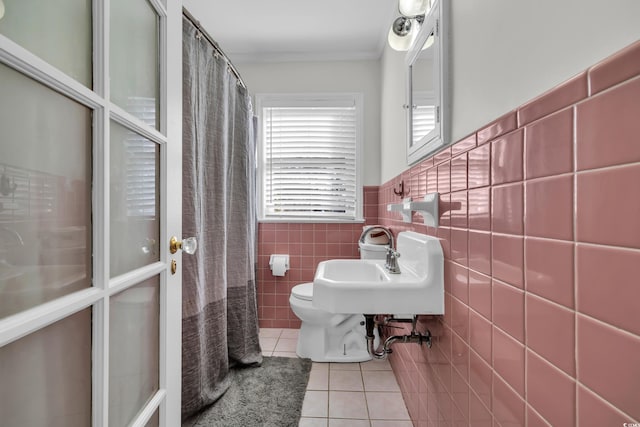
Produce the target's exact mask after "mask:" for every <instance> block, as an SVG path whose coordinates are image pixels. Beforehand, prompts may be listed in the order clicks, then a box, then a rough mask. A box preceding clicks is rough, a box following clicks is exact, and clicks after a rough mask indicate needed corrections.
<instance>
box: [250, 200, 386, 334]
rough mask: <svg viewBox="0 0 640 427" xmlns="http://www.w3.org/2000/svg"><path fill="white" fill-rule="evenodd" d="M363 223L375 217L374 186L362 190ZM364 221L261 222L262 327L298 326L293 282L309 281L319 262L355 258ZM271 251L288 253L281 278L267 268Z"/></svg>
mask: <svg viewBox="0 0 640 427" xmlns="http://www.w3.org/2000/svg"><path fill="white" fill-rule="evenodd" d="M363 193H364V194H363V195H364V203H363V210H364V216H365V224H376V222H377V219H378V205H379V203H378V187H365V188H364V191H363ZM365 224H361V223H359V224H336V223H316V224H301V223H261V224H260V225H259V227H258V270H257V275H256V279H257V299H258V318H259V322H260V327H263V328H299V327H300V320H299V319H298V318H297V317H296V315H295V314H293V312H292V311H291V309H290V307H289V295H290V293H291V288H293V287H294V286H295V285H297V284H300V283H304V282H310V281H313V276H314V274H315V271H316V267H317V265H318V263H319V262H321V261H325V260H328V259H335V258H358V257H359V256H360V254H359V252H358V244H357V242H358V238H359V237H360V233H362V226H363V225H365ZM271 254H289V263H290V269H289V271H287V272H286V274H285V275H284V277H276V276H273V274H272V273H271V270H270V269H269V258H270V256H271Z"/></svg>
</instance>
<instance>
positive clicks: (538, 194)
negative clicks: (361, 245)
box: [378, 42, 640, 427]
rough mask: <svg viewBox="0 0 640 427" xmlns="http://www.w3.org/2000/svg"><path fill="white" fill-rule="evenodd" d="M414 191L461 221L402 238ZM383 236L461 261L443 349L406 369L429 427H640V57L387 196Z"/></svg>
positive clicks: (453, 272) (568, 86) (412, 396)
mask: <svg viewBox="0 0 640 427" xmlns="http://www.w3.org/2000/svg"><path fill="white" fill-rule="evenodd" d="M415 177H417V178H415ZM414 178H415V179H414ZM400 180H404V182H405V185H406V186H408V191H409V195H410V196H412V197H421V196H422V195H424V194H425V193H430V192H434V191H439V192H440V193H441V194H440V207H441V209H448V208H450V207H454V208H455V210H450V211H446V212H445V213H444V214H443V216H442V218H441V227H439V228H438V229H435V228H430V227H426V226H424V225H423V224H421V217H420V215H418V214H416V215H414V217H413V222H412V223H409V224H407V223H403V222H402V219H401V218H400V216H399V215H398V214H396V213H389V212H387V210H386V205H387V204H388V203H397V202H398V201H399V198H398V197H397V196H396V195H394V194H393V191H392V189H393V188H394V185H397V183H398V182H399V181H400ZM378 221H380V222H381V223H382V224H385V225H387V226H389V227H391V229H392V230H393V231H394V233H396V234H397V233H398V232H400V231H404V230H414V231H418V232H422V233H427V234H430V235H434V236H437V237H438V238H440V239H441V243H442V246H443V250H444V253H445V258H446V261H445V263H446V265H445V291H446V299H445V310H446V313H445V315H444V316H442V317H439V318H426V317H425V318H424V319H421V321H420V323H419V326H420V328H428V329H430V330H431V331H432V333H433V334H434V336H435V337H436V338H435V340H434V345H433V348H431V349H427V348H426V347H424V346H423V347H418V346H416V345H399V344H398V345H396V346H394V347H393V349H394V352H393V353H392V355H391V362H392V365H393V367H394V371H395V373H396V376H397V377H398V380H399V384H400V387H401V389H402V392H403V395H404V397H405V401H406V402H407V406H408V409H409V412H410V415H411V418H412V420H413V422H414V425H415V426H436V425H446V426H450V425H468V426H474V427H475V426H492V425H493V426H498V425H503V426H504V425H510V426H516V425H521V426H549V425H556V426H570V425H581V426H582V425H584V426H591V425H593V426H596V425H597V426H600V425H612V426H614V425H623V423H638V422H639V420H640V326H639V325H640V267H639V266H640V42H638V43H635V44H634V45H632V46H630V47H628V48H626V49H624V50H622V51H621V52H619V53H617V54H616V55H614V56H612V57H610V58H608V59H606V60H604V61H602V62H601V63H599V64H596V65H595V66H594V67H592V68H591V69H589V70H587V71H585V72H583V73H581V74H579V75H577V76H575V77H574V78H572V79H570V80H569V81H567V82H566V83H564V84H561V85H559V86H558V87H556V88H554V89H552V90H550V91H549V92H547V93H545V94H543V95H541V96H540V97H538V98H536V99H534V100H532V101H530V102H528V103H527V104H525V105H523V106H522V107H520V108H518V109H517V110H516V111H513V112H511V113H509V114H506V115H504V116H503V117H500V118H499V119H497V120H495V121H494V122H492V123H490V124H489V125H487V126H486V127H484V128H482V129H480V130H478V131H477V132H476V133H475V134H473V135H471V136H469V137H467V138H465V139H463V140H461V141H459V142H458V143H456V144H455V145H453V146H452V147H450V148H447V149H446V150H444V151H443V152H440V153H438V154H436V155H435V156H433V157H432V158H429V159H426V160H425V161H423V162H421V163H420V164H418V165H415V166H413V167H412V168H410V169H409V170H408V171H405V172H403V173H402V175H400V176H398V177H396V178H394V179H392V180H391V181H389V182H387V183H385V184H383V185H382V186H380V189H379V209H378ZM393 332H394V333H398V331H396V330H394V331H393Z"/></svg>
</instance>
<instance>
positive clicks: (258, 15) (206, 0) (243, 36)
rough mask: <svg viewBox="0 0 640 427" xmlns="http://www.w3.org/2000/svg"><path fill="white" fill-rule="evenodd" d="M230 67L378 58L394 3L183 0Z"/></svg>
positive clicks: (377, 0) (366, 0)
mask: <svg viewBox="0 0 640 427" xmlns="http://www.w3.org/2000/svg"><path fill="white" fill-rule="evenodd" d="M183 3H184V7H185V8H186V9H187V10H188V11H189V12H190V13H191V14H192V15H194V16H195V18H196V19H198V20H199V21H200V24H201V25H202V27H204V29H205V30H206V31H207V32H208V33H209V34H210V35H211V36H212V37H213V38H214V39H215V40H216V41H217V42H218V44H219V45H220V47H221V48H222V49H223V50H224V51H225V53H226V54H227V56H229V58H230V59H231V60H232V61H233V62H275V61H313V60H344V59H373V58H379V57H380V55H381V54H382V50H383V48H384V44H385V42H386V37H387V33H388V31H389V28H390V27H391V23H392V22H393V20H394V18H395V17H396V16H398V13H397V2H396V0H316V1H309V0H183Z"/></svg>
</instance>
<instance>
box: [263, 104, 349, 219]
mask: <svg viewBox="0 0 640 427" xmlns="http://www.w3.org/2000/svg"><path fill="white" fill-rule="evenodd" d="M262 104H263V105H262V109H261V116H262V117H261V119H262V141H261V142H262V145H263V146H262V153H263V163H262V165H263V171H262V187H263V188H262V213H263V215H262V216H263V218H264V219H270V218H271V219H277V218H283V219H323V218H324V219H343V220H354V219H356V218H358V217H359V216H361V208H360V207H359V199H360V192H361V191H360V188H359V178H358V159H357V157H358V139H359V117H360V112H359V111H358V105H357V102H356V101H355V99H351V100H345V99H336V100H331V99H306V100H304V101H302V100H300V99H298V100H297V101H295V100H291V99H290V100H288V101H286V100H281V101H280V102H272V103H269V102H263V103H262ZM270 104H271V105H270Z"/></svg>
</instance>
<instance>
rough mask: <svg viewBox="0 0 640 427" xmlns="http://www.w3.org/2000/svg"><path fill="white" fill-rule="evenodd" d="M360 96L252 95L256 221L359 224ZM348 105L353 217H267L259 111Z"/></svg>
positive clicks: (330, 94) (361, 211) (264, 152)
mask: <svg viewBox="0 0 640 427" xmlns="http://www.w3.org/2000/svg"><path fill="white" fill-rule="evenodd" d="M363 98H364V97H363V94H362V93H355V92H346V93H296V94H283V93H259V94H256V95H255V105H256V110H255V111H256V115H257V116H258V128H257V129H256V135H257V141H256V151H257V160H258V161H257V162H256V181H257V182H256V184H257V189H258V191H257V199H258V200H257V202H258V221H259V222H266V223H268V222H291V223H330V222H335V223H361V222H364V216H363V191H362V145H363V132H364V102H363ZM345 103H352V104H353V105H355V108H356V129H355V132H356V150H355V156H356V162H355V176H356V191H355V203H356V206H355V215H354V217H353V218H344V217H342V218H339V217H330V216H328V217H320V216H318V217H316V216H304V217H302V216H295V217H294V216H287V215H281V216H280V215H278V216H276V215H267V214H266V209H265V199H264V195H265V176H264V174H265V171H266V168H265V161H266V144H265V141H264V138H265V135H264V132H263V129H264V117H263V109H264V108H270V107H322V106H334V107H335V106H336V105H339V104H345Z"/></svg>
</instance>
